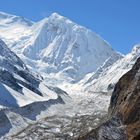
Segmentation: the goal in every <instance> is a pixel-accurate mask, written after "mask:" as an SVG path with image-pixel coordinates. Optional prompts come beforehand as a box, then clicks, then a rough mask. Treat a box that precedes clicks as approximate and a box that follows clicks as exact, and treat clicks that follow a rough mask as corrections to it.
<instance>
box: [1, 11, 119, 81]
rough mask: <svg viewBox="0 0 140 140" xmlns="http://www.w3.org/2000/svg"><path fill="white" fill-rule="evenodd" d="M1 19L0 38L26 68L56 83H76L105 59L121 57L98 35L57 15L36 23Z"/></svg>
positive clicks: (16, 19) (5, 17)
mask: <svg viewBox="0 0 140 140" xmlns="http://www.w3.org/2000/svg"><path fill="white" fill-rule="evenodd" d="M0 16H1V21H0V26H1V27H0V37H1V38H3V39H4V40H5V41H6V42H7V43H8V45H9V47H10V48H11V49H12V50H13V51H14V52H16V54H18V55H19V56H20V57H21V58H22V60H24V61H25V63H26V64H27V65H29V66H30V67H31V68H33V69H38V71H39V72H44V73H45V74H47V75H48V78H49V77H51V79H55V81H56V80H58V81H63V80H64V81H70V82H77V81H79V80H81V79H82V78H83V77H84V76H85V75H86V74H88V73H91V72H93V71H95V70H97V68H98V67H99V66H101V65H102V64H103V63H104V61H105V60H107V59H108V60H110V59H114V61H116V60H118V59H119V58H120V56H121V55H120V54H118V53H116V52H115V51H114V50H113V49H112V48H111V47H110V45H109V44H108V43H107V42H106V41H104V40H103V39H102V38H100V37H99V36H98V35H96V34H95V33H93V32H92V31H90V30H88V29H86V28H84V27H82V26H79V25H77V24H76V23H74V22H72V21H70V20H69V19H67V18H65V17H62V16H60V15H58V14H57V13H54V14H52V15H51V16H50V17H48V18H45V19H43V20H41V21H40V22H37V23H33V22H30V21H28V20H26V19H24V18H21V17H16V16H12V15H7V14H5V13H1V14H0ZM4 31H5V32H4ZM3 32H4V33H3ZM114 61H110V64H112V63H113V62H114ZM108 64H109V63H108ZM47 75H46V76H47Z"/></svg>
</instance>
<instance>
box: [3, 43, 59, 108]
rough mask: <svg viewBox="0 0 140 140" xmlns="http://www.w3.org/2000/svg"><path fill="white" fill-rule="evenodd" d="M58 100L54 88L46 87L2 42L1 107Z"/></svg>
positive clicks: (39, 77)
mask: <svg viewBox="0 0 140 140" xmlns="http://www.w3.org/2000/svg"><path fill="white" fill-rule="evenodd" d="M60 91H61V90H60ZM57 98H58V95H57V93H56V92H54V91H53V88H52V89H50V87H47V86H45V85H44V84H43V83H42V79H41V76H39V75H37V74H33V73H31V72H30V71H29V70H28V68H27V67H26V65H25V64H24V63H23V61H22V60H21V59H20V58H19V57H17V56H16V55H15V54H14V53H13V52H12V51H11V50H10V49H9V48H8V47H7V46H6V44H5V43H4V42H3V41H2V40H0V105H1V106H2V107H3V106H7V107H17V106H23V105H26V104H29V103H31V102H34V101H43V100H45V101H46V100H49V99H57Z"/></svg>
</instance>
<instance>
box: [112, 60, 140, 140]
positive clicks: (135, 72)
mask: <svg viewBox="0 0 140 140" xmlns="http://www.w3.org/2000/svg"><path fill="white" fill-rule="evenodd" d="M109 115H110V117H111V116H114V115H118V116H119V117H120V119H121V121H122V123H123V124H124V125H125V126H126V134H127V136H128V139H129V140H140V58H138V60H137V62H136V63H135V65H134V66H133V68H132V69H131V70H130V71H129V72H128V73H126V74H125V75H124V76H123V77H122V78H121V79H120V80H119V82H118V83H117V85H116V86H115V89H114V92H113V95H112V97H111V103H110V107H109Z"/></svg>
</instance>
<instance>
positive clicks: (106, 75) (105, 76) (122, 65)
mask: <svg viewBox="0 0 140 140" xmlns="http://www.w3.org/2000/svg"><path fill="white" fill-rule="evenodd" d="M138 57H140V44H137V45H135V46H134V47H133V49H132V51H131V52H130V53H129V54H127V55H126V56H124V58H122V59H120V60H118V61H117V62H115V63H114V64H113V65H110V66H109V67H107V68H105V69H103V71H102V72H101V73H99V72H98V71H97V72H95V73H93V75H92V76H91V77H90V78H89V79H84V80H83V81H84V82H85V83H84V82H83V83H82V84H83V85H84V86H85V87H86V88H85V89H86V90H90V91H105V92H106V91H108V90H110V89H111V90H112V89H113V87H114V86H115V84H116V83H117V82H118V80H119V79H120V78H121V76H122V75H124V74H125V73H126V72H128V71H129V70H130V69H131V68H132V66H133V65H134V64H135V62H136V60H137V58H138ZM97 74H98V77H96V75H97Z"/></svg>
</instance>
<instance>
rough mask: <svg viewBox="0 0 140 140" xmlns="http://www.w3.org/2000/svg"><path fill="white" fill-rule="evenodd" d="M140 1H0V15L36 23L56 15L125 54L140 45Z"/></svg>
mask: <svg viewBox="0 0 140 140" xmlns="http://www.w3.org/2000/svg"><path fill="white" fill-rule="evenodd" d="M139 7H140V0H0V11H3V12H8V13H11V14H16V15H20V16H23V17H26V18H28V19H31V20H33V21H38V20H40V19H42V18H43V17H46V16H49V15H50V14H51V13H53V12H57V13H59V14H61V15H63V16H66V17H68V18H69V19H71V20H73V21H74V22H76V23H78V24H80V25H83V26H85V27H87V28H89V29H91V30H92V31H94V32H96V33H98V34H99V35H100V36H102V38H104V39H105V40H107V41H108V42H109V43H110V44H111V45H112V47H113V48H114V49H115V50H117V51H119V52H121V53H124V54H126V53H128V52H130V50H131V49H132V46H133V45H134V44H136V43H139V42H140V28H139V26H140V8H139Z"/></svg>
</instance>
